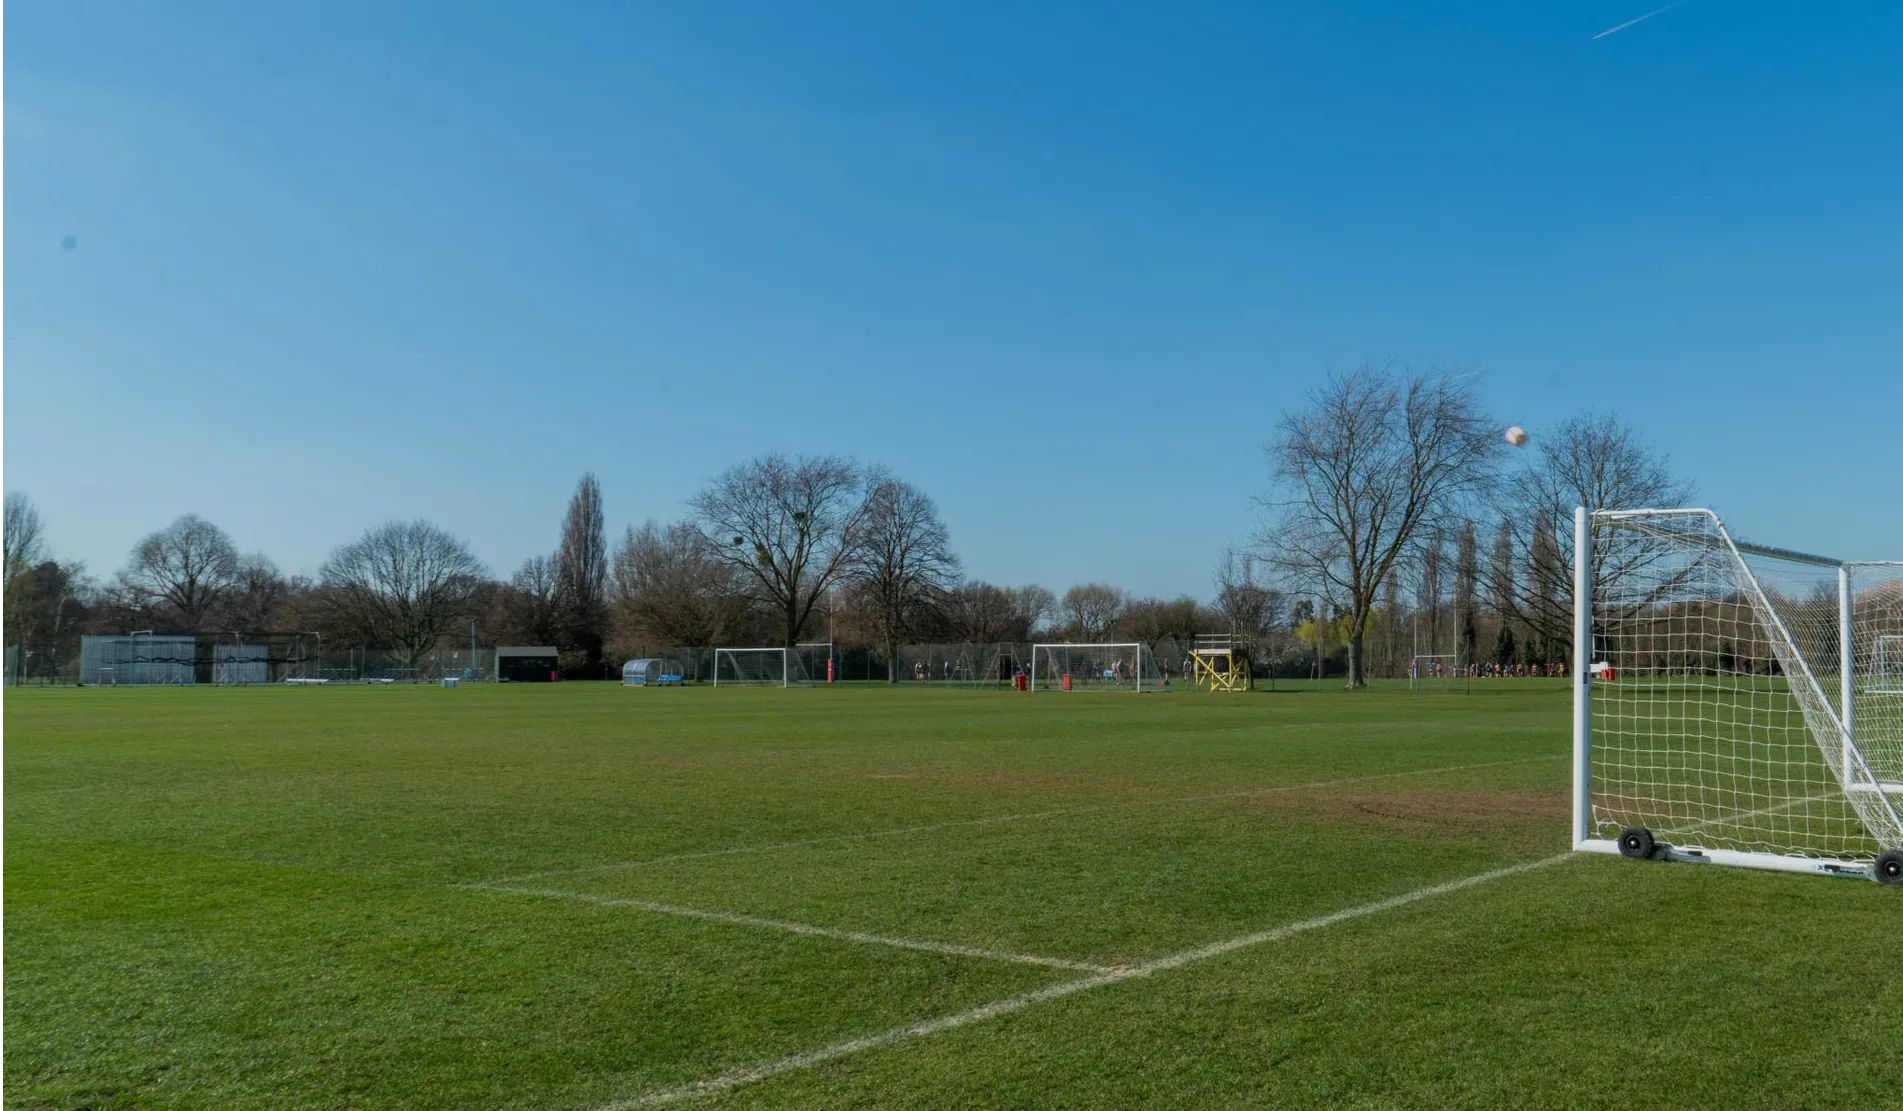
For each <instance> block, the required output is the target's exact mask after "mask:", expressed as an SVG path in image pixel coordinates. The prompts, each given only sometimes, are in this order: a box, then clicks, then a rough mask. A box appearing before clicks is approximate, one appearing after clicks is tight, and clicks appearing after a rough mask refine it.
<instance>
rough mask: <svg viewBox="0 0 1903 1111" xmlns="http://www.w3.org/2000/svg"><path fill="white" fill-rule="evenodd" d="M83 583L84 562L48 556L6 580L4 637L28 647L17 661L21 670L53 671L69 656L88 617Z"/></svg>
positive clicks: (43, 673) (36, 673) (57, 671)
mask: <svg viewBox="0 0 1903 1111" xmlns="http://www.w3.org/2000/svg"><path fill="white" fill-rule="evenodd" d="M41 554H43V553H41ZM87 588H88V583H87V580H86V568H85V565H84V564H82V563H77V562H74V563H61V562H59V561H58V560H53V559H42V560H40V561H39V562H38V563H35V564H33V565H31V566H29V567H26V568H23V569H21V570H20V571H19V573H18V574H15V575H14V576H13V577H12V579H11V580H10V581H9V582H8V583H7V585H6V609H5V614H6V630H5V635H6V642H7V644H8V645H11V646H16V647H19V648H20V649H22V650H23V651H28V650H30V651H29V652H28V655H27V656H26V657H25V658H23V659H22V661H21V665H20V666H21V668H22V670H23V672H24V673H26V674H30V675H33V676H36V677H45V678H52V677H56V676H58V675H60V673H61V669H62V668H63V666H64V665H65V664H66V663H67V662H70V661H71V659H72V658H73V655H74V653H75V652H76V651H77V650H78V648H79V633H80V631H81V628H80V626H81V622H83V621H86V620H87V617H88V612H87V611H88V607H87V605H86V602H85V595H86V594H87V593H88V589H87Z"/></svg>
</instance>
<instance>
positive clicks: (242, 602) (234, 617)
mask: <svg viewBox="0 0 1903 1111" xmlns="http://www.w3.org/2000/svg"><path fill="white" fill-rule="evenodd" d="M304 585H306V584H303V583H301V582H293V581H292V580H290V579H287V578H285V577H284V576H283V575H282V574H280V573H279V572H278V569H277V564H275V563H272V562H271V560H270V558H269V557H268V556H265V555H264V554H263V553H261V552H253V553H251V554H250V555H245V556H240V557H239V558H238V573H237V575H235V576H234V577H233V580H232V585H231V590H230V592H229V593H228V594H227V595H226V599H225V606H224V618H225V620H226V621H227V622H228V623H229V624H230V625H231V627H232V628H233V629H234V630H237V631H241V632H248V633H265V632H275V631H278V630H277V617H278V611H279V610H280V609H282V608H283V604H284V600H285V598H286V597H287V596H289V595H290V594H292V593H294V592H295V591H297V590H298V589H300V588H302V587H303V586H304Z"/></svg>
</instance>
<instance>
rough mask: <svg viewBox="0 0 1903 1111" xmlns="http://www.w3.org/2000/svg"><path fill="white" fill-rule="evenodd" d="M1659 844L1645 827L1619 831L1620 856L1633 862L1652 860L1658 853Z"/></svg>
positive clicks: (1633, 827) (1626, 828)
mask: <svg viewBox="0 0 1903 1111" xmlns="http://www.w3.org/2000/svg"><path fill="white" fill-rule="evenodd" d="M1658 847H1659V846H1658V842H1657V841H1656V840H1654V839H1653V838H1652V831H1651V830H1649V829H1647V828H1645V827H1644V826H1627V827H1625V828H1624V829H1622V830H1620V831H1619V855H1620V856H1626V857H1631V858H1632V859H1633V860H1650V859H1652V857H1653V855H1654V854H1656V853H1657V852H1658Z"/></svg>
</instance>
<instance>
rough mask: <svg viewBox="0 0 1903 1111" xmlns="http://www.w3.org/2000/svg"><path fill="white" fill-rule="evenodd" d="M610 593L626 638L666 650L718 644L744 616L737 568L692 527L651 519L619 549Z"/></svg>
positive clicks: (631, 532) (625, 538) (625, 537)
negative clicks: (727, 562) (662, 646)
mask: <svg viewBox="0 0 1903 1111" xmlns="http://www.w3.org/2000/svg"><path fill="white" fill-rule="evenodd" d="M611 566H612V579H611V593H612V596H613V599H614V609H615V614H616V622H617V625H618V627H619V628H620V630H621V634H620V635H621V638H622V639H624V640H632V639H635V638H637V637H639V638H644V639H646V640H648V641H650V642H652V643H658V644H660V645H664V646H675V645H678V646H680V647H683V648H706V647H708V646H709V645H713V644H718V643H719V642H720V641H721V639H722V638H724V637H726V636H727V635H729V633H730V632H731V631H732V630H733V629H734V628H735V626H736V625H737V624H738V623H739V622H740V621H741V620H742V619H743V618H744V616H745V611H746V607H747V601H746V599H745V598H744V597H742V596H741V587H740V584H738V583H736V582H735V581H734V575H735V572H734V569H733V568H732V567H730V566H728V565H727V564H726V563H723V562H721V561H720V559H718V558H717V557H716V555H715V553H714V551H713V550H712V548H711V547H710V545H709V544H708V543H707V538H706V537H704V536H702V535H701V533H700V530H699V529H697V528H695V527H694V526H693V525H691V524H688V523H684V522H683V523H678V524H671V525H668V526H666V527H665V528H663V527H662V526H660V525H658V524H656V523H655V522H653V521H648V522H647V523H645V524H643V525H642V526H641V527H640V528H639V529H633V528H630V529H628V530H627V532H625V533H624V534H623V535H622V537H621V542H620V544H618V545H616V547H615V553H614V560H613V563H612V565H611Z"/></svg>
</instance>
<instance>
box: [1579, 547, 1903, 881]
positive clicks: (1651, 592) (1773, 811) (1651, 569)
mask: <svg viewBox="0 0 1903 1111" xmlns="http://www.w3.org/2000/svg"><path fill="white" fill-rule="evenodd" d="M1578 528H1579V530H1580V535H1579V537H1578V550H1579V551H1581V552H1586V553H1589V558H1588V561H1587V573H1586V574H1582V575H1580V576H1579V580H1578V583H1577V586H1578V587H1583V588H1584V589H1581V590H1579V591H1578V593H1579V594H1580V595H1581V599H1580V600H1581V601H1582V602H1583V603H1584V604H1583V605H1582V606H1581V607H1580V618H1581V623H1582V624H1585V623H1586V622H1588V621H1589V639H1581V640H1580V642H1579V644H1578V645H1576V651H1575V669H1576V671H1578V672H1580V673H1581V674H1579V675H1578V676H1576V679H1575V684H1576V685H1575V688H1574V689H1575V692H1576V696H1577V697H1578V699H1579V701H1578V703H1576V706H1575V714H1576V718H1575V733H1576V736H1575V756H1576V767H1575V773H1576V777H1577V779H1578V782H1577V783H1576V785H1575V786H1576V798H1575V841H1576V843H1577V845H1578V847H1580V848H1584V849H1592V850H1596V851H1614V850H1617V851H1625V852H1626V853H1627V854H1628V855H1654V854H1655V851H1656V852H1662V853H1665V854H1666V855H1673V856H1677V857H1680V858H1683V859H1708V860H1718V861H1722V862H1725V863H1735V864H1746V865H1752V866H1758V867H1772V868H1786V869H1790V870H1801V871H1829V870H1835V869H1839V868H1842V869H1846V870H1861V869H1863V868H1866V867H1867V866H1868V864H1869V863H1870V862H1871V861H1872V860H1873V859H1875V858H1876V857H1877V855H1878V854H1879V853H1882V852H1884V851H1885V850H1891V849H1897V848H1903V818H1900V817H1899V809H1898V808H1899V805H1903V795H1898V794H1896V793H1893V790H1892V789H1895V790H1903V786H1899V784H1898V782H1897V781H1898V780H1903V717H1895V716H1888V715H1893V714H1895V713H1897V710H1888V711H1887V714H1886V711H1885V709H1880V708H1879V707H1881V706H1882V701H1881V700H1882V699H1884V698H1887V697H1888V696H1882V695H1878V694H1877V693H1876V691H1877V690H1878V689H1880V685H1881V684H1880V681H1879V680H1877V678H1876V671H1875V670H1873V671H1872V673H1871V676H1870V678H1871V682H1870V683H1868V684H1864V683H1862V682H1861V681H1860V680H1859V679H1858V670H1857V669H1858V665H1859V663H1860V662H1864V661H1867V662H1868V664H1869V666H1870V667H1871V668H1872V669H1876V668H1877V666H1878V665H1877V657H1878V655H1879V640H1880V638H1881V637H1883V636H1886V635H1891V634H1893V633H1899V632H1903V629H1896V628H1892V627H1891V626H1892V623H1895V622H1898V621H1899V620H1903V613H1899V611H1898V608H1897V607H1898V606H1899V605H1903V597H1899V596H1898V595H1897V591H1898V588H1899V585H1900V584H1903V576H1899V575H1894V574H1892V575H1883V574H1876V573H1871V574H1863V575H1860V574H1858V573H1857V565H1847V564H1843V563H1840V562H1838V561H1835V560H1831V559H1825V558H1822V557H1818V556H1809V555H1804V554H1802V553H1798V552H1791V551H1786V550H1783V549H1778V548H1767V547H1762V546H1757V545H1751V544H1744V543H1740V542H1738V541H1736V540H1735V539H1734V538H1733V537H1732V536H1731V535H1730V534H1729V533H1728V532H1727V531H1726V530H1725V527H1724V525H1723V523H1722V522H1721V521H1720V520H1719V519H1718V517H1717V516H1716V515H1715V514H1713V513H1711V512H1710V511H1708V510H1647V511H1619V512H1598V513H1593V514H1591V515H1590V516H1588V515H1586V514H1585V513H1583V512H1582V513H1581V515H1580V517H1579V521H1578ZM1869 566H1872V567H1874V566H1879V565H1869ZM1889 566H1890V567H1891V569H1892V570H1897V571H1903V567H1898V566H1896V565H1889ZM1859 580H1862V581H1861V582H1860V581H1859ZM1587 631H1588V630H1587V629H1584V628H1582V629H1581V630H1579V632H1580V634H1585V633H1587ZM1846 647H1848V648H1849V649H1850V651H1849V652H1848V653H1846V651H1845V649H1846ZM1582 661H1583V662H1584V663H1585V664H1586V665H1587V666H1581V662H1582ZM1859 719H1860V725H1851V724H1850V723H1852V722H1853V721H1858V720H1859ZM1641 835H1643V836H1641ZM1654 840H1655V843H1656V846H1660V847H1661V848H1658V849H1656V850H1655V849H1654ZM1641 849H1643V850H1644V851H1640V850H1641Z"/></svg>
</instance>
